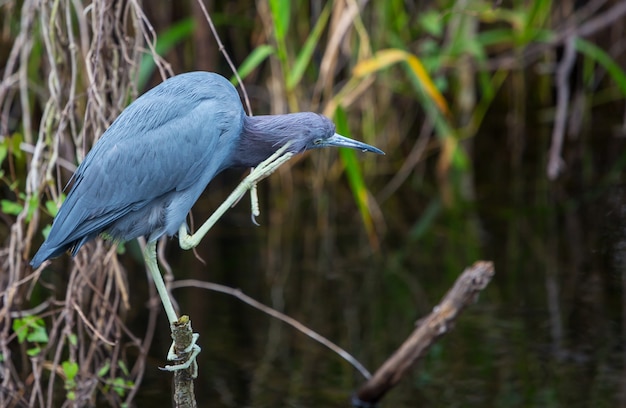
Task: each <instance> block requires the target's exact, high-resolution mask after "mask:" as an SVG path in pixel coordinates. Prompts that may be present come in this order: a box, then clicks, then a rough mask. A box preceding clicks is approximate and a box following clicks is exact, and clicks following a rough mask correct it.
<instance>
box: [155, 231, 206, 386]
mask: <svg viewBox="0 0 626 408" xmlns="http://www.w3.org/2000/svg"><path fill="white" fill-rule="evenodd" d="M143 257H144V260H145V262H146V267H147V268H148V271H150V275H151V276H152V280H153V281H154V285H155V286H156V288H157V292H158V293H159V297H160V298H161V303H163V307H164V308H165V313H166V314H167V319H168V320H169V322H170V327H174V324H176V323H178V321H179V319H178V316H177V315H176V311H175V310H174V306H173V305H172V300H171V299H170V295H169V293H167V289H166V288H165V282H164V281H163V276H162V275H161V271H160V270H159V265H158V264H157V260H156V241H151V242H148V243H147V244H146V248H145V249H144V252H143ZM199 336H200V335H199V334H198V333H194V334H193V335H192V340H191V344H190V345H189V347H187V348H186V349H185V350H183V352H184V353H191V354H190V355H189V358H187V361H186V362H184V363H182V364H175V365H166V366H165V367H163V370H167V371H176V370H185V369H187V368H189V367H190V366H191V364H194V366H193V367H194V370H193V372H194V373H197V364H196V356H197V355H198V353H200V346H198V345H197V344H196V342H197V341H198V337H199ZM167 359H168V360H169V361H175V360H178V355H177V354H176V352H175V344H174V343H172V345H171V346H170V349H169V351H168V353H167ZM193 378H195V375H193Z"/></svg>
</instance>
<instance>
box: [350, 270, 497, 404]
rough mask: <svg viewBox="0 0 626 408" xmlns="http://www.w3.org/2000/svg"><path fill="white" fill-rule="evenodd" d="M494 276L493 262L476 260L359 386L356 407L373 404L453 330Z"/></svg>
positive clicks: (353, 401)
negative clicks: (389, 355)
mask: <svg viewBox="0 0 626 408" xmlns="http://www.w3.org/2000/svg"><path fill="white" fill-rule="evenodd" d="M493 275H494V269H493V263H492V262H486V261H479V262H476V263H475V264H474V265H472V266H471V267H469V268H467V269H466V270H465V271H464V272H463V273H462V274H461V276H460V277H459V278H458V279H457V280H456V282H455V284H454V286H453V287H452V289H450V290H449V291H448V293H447V294H446V296H445V297H444V298H443V300H442V301H441V302H440V303H439V304H438V305H437V306H435V308H434V309H433V311H432V313H431V314H430V315H429V316H428V317H426V318H425V319H423V320H422V321H421V323H420V325H419V326H418V327H417V328H416V329H415V330H414V331H413V333H411V335H410V336H409V338H408V339H407V340H406V341H405V342H404V343H403V344H402V345H401V346H400V348H399V349H398V350H397V351H396V352H395V353H394V354H393V355H392V356H391V357H390V358H389V359H388V360H387V361H385V363H384V364H383V365H382V366H381V367H380V368H379V369H378V370H377V371H376V373H375V374H374V376H373V377H372V378H370V379H369V380H368V381H367V382H366V383H365V384H363V385H362V386H361V388H359V390H358V391H357V392H356V394H355V395H354V397H353V399H352V405H353V406H355V407H373V406H374V405H375V404H376V403H377V402H378V401H380V399H381V398H382V397H383V396H384V395H385V394H386V393H387V391H389V390H390V389H391V388H393V387H394V386H395V385H396V384H398V382H400V380H401V379H402V378H403V377H404V376H405V375H406V373H407V372H408V370H409V369H410V368H411V367H413V366H414V365H415V363H416V362H417V361H418V360H419V359H420V358H421V357H423V356H424V355H425V354H426V352H427V351H428V349H429V348H430V346H432V345H433V344H434V342H435V341H436V340H437V339H438V338H440V337H441V336H443V335H444V334H446V333H447V332H449V331H450V330H451V329H452V326H453V323H454V321H455V320H456V319H457V317H458V316H459V314H460V313H461V312H462V311H463V309H464V308H466V307H467V306H469V305H470V304H472V303H473V302H474V301H475V300H476V298H477V297H478V294H479V293H480V292H481V291H482V290H483V289H484V288H485V287H486V286H487V285H488V284H489V282H490V281H491V278H492V277H493Z"/></svg>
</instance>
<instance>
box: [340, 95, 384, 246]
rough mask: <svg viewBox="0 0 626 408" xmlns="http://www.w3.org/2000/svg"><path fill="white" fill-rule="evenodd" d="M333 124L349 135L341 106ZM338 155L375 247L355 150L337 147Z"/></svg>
mask: <svg viewBox="0 0 626 408" xmlns="http://www.w3.org/2000/svg"><path fill="white" fill-rule="evenodd" d="M335 124H336V125H337V133H339V134H341V135H343V136H346V137H350V130H349V129H348V119H347V117H346V113H345V112H344V110H343V109H342V108H341V107H337V110H336V111H335ZM339 155H340V157H341V160H342V161H343V164H344V166H345V170H346V176H347V177H348V183H349V184H350V188H351V189H352V194H353V195H354V200H355V201H356V204H357V207H358V208H359V212H360V214H361V219H362V220H363V225H364V226H365V230H366V231H367V235H368V237H369V241H370V245H371V246H372V247H373V248H374V249H376V248H378V238H377V237H376V231H375V230H374V222H373V221H372V216H371V211H370V208H369V204H368V201H367V197H368V191H367V187H366V186H365V181H364V180H363V173H362V172H361V167H360V166H359V161H358V160H357V157H356V152H355V151H354V150H351V149H339Z"/></svg>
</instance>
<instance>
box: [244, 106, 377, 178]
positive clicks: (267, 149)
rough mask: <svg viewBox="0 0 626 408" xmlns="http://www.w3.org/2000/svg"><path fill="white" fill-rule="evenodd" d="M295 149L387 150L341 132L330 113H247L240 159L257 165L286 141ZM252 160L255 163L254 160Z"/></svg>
mask: <svg viewBox="0 0 626 408" xmlns="http://www.w3.org/2000/svg"><path fill="white" fill-rule="evenodd" d="M287 142H290V146H289V148H288V150H289V151H291V152H293V153H302V152H304V151H306V150H311V149H319V148H322V147H349V148H351V149H357V150H361V151H363V152H372V153H377V154H385V153H384V152H383V151H382V150H380V149H378V148H376V147H374V146H370V145H368V144H365V143H362V142H359V141H357V140H353V139H350V138H348V137H345V136H341V135H339V134H337V133H336V132H335V124H334V123H333V122H332V121H331V120H330V119H328V118H327V117H325V116H323V115H320V114H318V113H313V112H300V113H289V114H285V115H261V116H252V117H248V116H247V117H246V118H245V120H244V125H243V132H242V137H241V138H240V140H239V144H238V149H237V153H236V155H235V156H236V157H237V160H238V162H239V163H244V164H245V165H252V166H256V164H258V163H255V162H260V161H262V160H265V159H266V158H267V157H269V156H270V155H271V154H272V153H274V152H275V151H276V150H278V149H279V148H280V147H281V146H283V145H285V143H287ZM250 163H252V164H250Z"/></svg>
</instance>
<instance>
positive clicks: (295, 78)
mask: <svg viewBox="0 0 626 408" xmlns="http://www.w3.org/2000/svg"><path fill="white" fill-rule="evenodd" d="M330 4H331V3H328V4H326V7H324V9H323V10H322V12H321V13H320V17H319V18H318V19H317V22H316V23H315V27H313V31H311V34H310V35H309V37H308V38H307V39H306V41H305V43H304V46H303V47H302V51H300V53H299V54H298V57H297V58H296V62H295V64H294V65H293V69H292V71H291V72H290V74H289V77H288V78H287V89H288V90H291V89H293V88H294V87H295V86H296V85H297V84H298V83H299V82H300V80H301V79H302V75H304V71H305V70H306V67H307V66H308V65H309V62H311V56H312V55H313V51H315V46H316V45H317V43H318V42H319V39H320V37H321V35H322V31H324V28H325V27H326V23H327V22H328V17H329V16H330Z"/></svg>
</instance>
